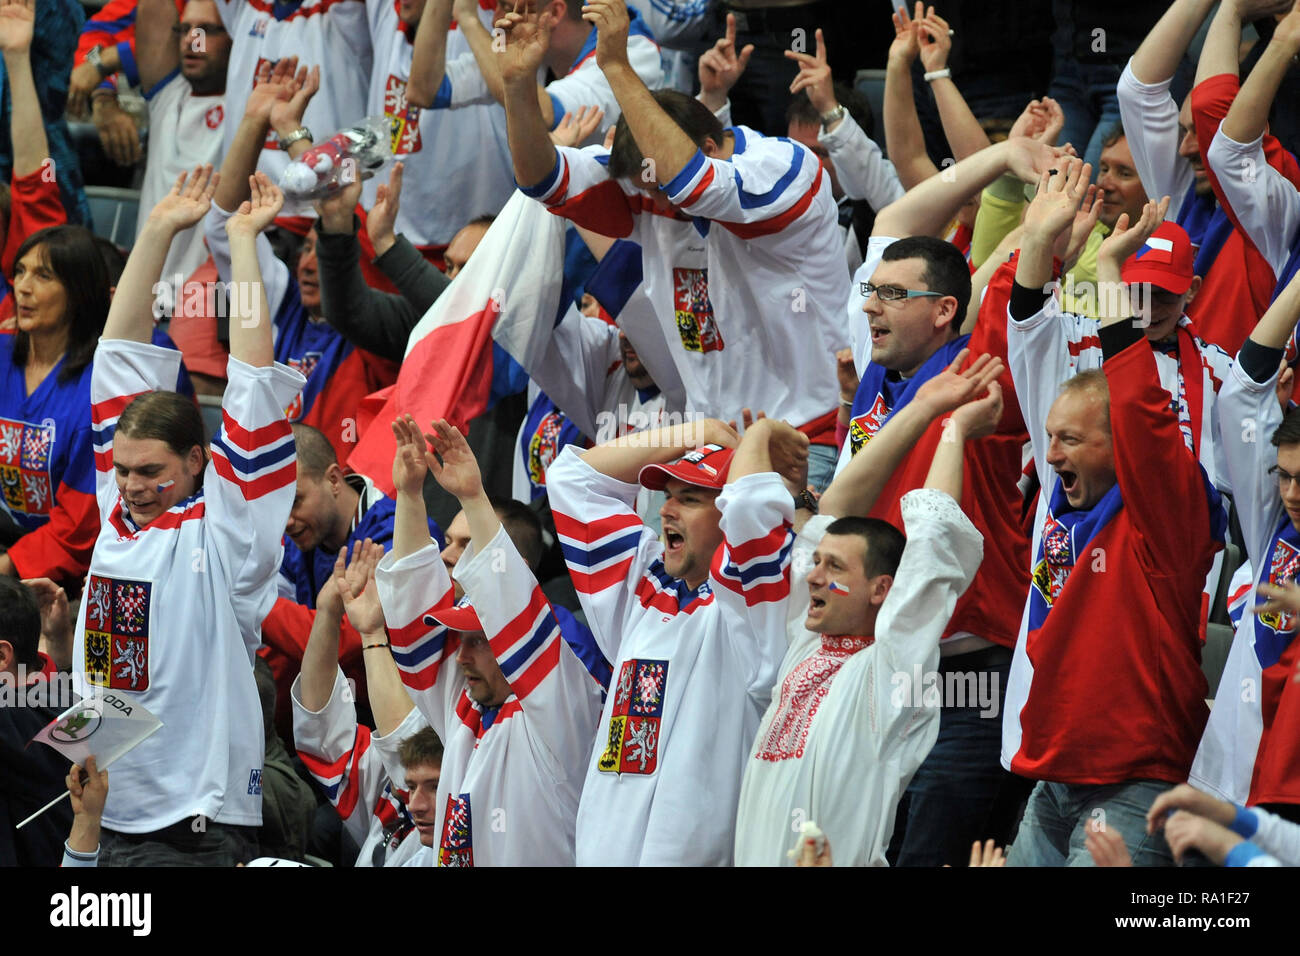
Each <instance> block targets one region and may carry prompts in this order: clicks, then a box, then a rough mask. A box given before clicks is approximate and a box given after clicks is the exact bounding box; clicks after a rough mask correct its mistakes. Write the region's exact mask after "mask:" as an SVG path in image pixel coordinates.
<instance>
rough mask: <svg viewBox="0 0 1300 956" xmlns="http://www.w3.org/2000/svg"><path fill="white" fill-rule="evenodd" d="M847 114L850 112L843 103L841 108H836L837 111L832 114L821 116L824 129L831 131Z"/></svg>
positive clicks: (832, 111) (834, 110) (831, 112)
mask: <svg viewBox="0 0 1300 956" xmlns="http://www.w3.org/2000/svg"><path fill="white" fill-rule="evenodd" d="M847 112H848V110H846V109H845V108H844V104H843V103H841V104H840V105H839V106H837V107H835V109H833V110H831V111H830V112H828V113H823V114H822V115H821V121H822V129H824V130H829V129H830V128H831V127H832V126H834V125H835V124H836V123H838V122H839V121H840V120H842V119H844V114H845V113H847Z"/></svg>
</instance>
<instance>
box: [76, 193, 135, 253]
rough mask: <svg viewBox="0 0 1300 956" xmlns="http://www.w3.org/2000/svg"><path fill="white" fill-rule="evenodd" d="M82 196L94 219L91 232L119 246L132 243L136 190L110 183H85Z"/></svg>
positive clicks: (129, 246)
mask: <svg viewBox="0 0 1300 956" xmlns="http://www.w3.org/2000/svg"><path fill="white" fill-rule="evenodd" d="M86 199H87V200H88V201H89V202H90V214H91V216H93V217H94V219H95V235H97V236H103V237H104V238H105V239H107V240H109V241H110V242H113V243H116V244H117V245H119V246H121V247H122V248H123V249H127V250H129V249H130V248H131V244H132V243H133V242H135V218H136V215H137V214H138V212H139V208H140V190H138V189H118V188H116V187H113V186H87V187H86Z"/></svg>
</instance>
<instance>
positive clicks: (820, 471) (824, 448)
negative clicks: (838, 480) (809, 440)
mask: <svg viewBox="0 0 1300 956" xmlns="http://www.w3.org/2000/svg"><path fill="white" fill-rule="evenodd" d="M839 457H840V452H839V449H838V448H836V447H835V446H834V445H809V446H808V484H810V485H812V486H813V487H814V488H816V489H817V492H818V494H820V493H821V492H823V491H825V490H826V489H827V488H829V487H830V486H831V479H832V478H834V477H835V462H836V461H837V460H838V459H839Z"/></svg>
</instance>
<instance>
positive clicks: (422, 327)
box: [348, 190, 565, 496]
mask: <svg viewBox="0 0 1300 956" xmlns="http://www.w3.org/2000/svg"><path fill="white" fill-rule="evenodd" d="M564 227H565V223H564V220H562V219H560V218H559V217H557V216H552V215H551V214H550V213H549V212H547V210H546V207H545V206H543V205H542V204H541V203H539V202H535V201H534V200H532V199H529V198H528V197H527V196H525V195H524V194H523V193H521V192H519V191H517V190H516V191H515V194H514V195H513V196H512V197H511V198H510V201H509V202H508V203H506V206H505V208H504V209H502V210H501V213H500V215H498V216H497V218H496V221H495V222H493V223H492V226H491V228H490V229H488V231H487V233H486V235H484V236H483V239H482V241H481V242H480V243H479V245H478V248H477V249H475V250H474V254H473V255H472V256H470V258H469V261H468V262H467V263H466V265H465V267H464V268H463V269H462V270H461V271H460V272H459V273H458V274H457V275H456V278H455V279H453V280H452V282H451V284H450V285H449V286H447V288H446V289H445V290H444V291H443V293H442V295H440V296H439V297H438V299H437V301H436V302H434V304H433V305H432V306H431V307H430V308H429V311H428V312H427V313H425V315H424V318H422V319H421V320H420V321H419V322H418V323H417V324H416V326H415V328H414V329H412V330H411V337H410V339H409V340H408V341H407V343H406V357H405V358H404V359H403V361H402V367H401V370H400V371H399V372H398V374H397V384H395V385H393V386H391V387H389V388H386V389H383V390H382V391H379V392H375V393H373V394H371V395H369V396H367V397H366V398H365V400H364V401H363V402H362V404H361V406H360V407H359V408H358V416H357V418H358V421H357V426H358V434H359V435H360V440H359V441H358V442H357V447H356V448H355V449H354V450H353V452H352V454H351V455H350V456H349V457H348V465H349V466H351V467H352V468H353V469H354V470H355V471H357V472H360V473H361V474H363V475H365V476H367V477H368V478H370V479H372V480H373V481H374V483H375V484H376V485H377V486H378V487H379V488H381V489H382V490H383V492H384V493H385V494H387V495H389V496H392V495H393V494H395V489H394V488H393V476H392V472H393V455H394V454H395V453H396V450H397V446H396V443H395V442H394V441H393V433H392V430H391V429H390V428H389V427H388V426H389V423H390V422H392V421H393V419H395V418H396V417H397V416H398V415H399V414H402V415H405V414H408V413H409V414H411V415H414V416H415V419H416V421H418V422H419V423H420V426H421V427H422V428H426V429H427V428H429V425H430V423H431V422H432V421H433V420H434V419H437V418H445V419H447V420H448V421H449V422H451V423H452V424H453V425H455V426H456V427H457V428H460V429H461V430H462V431H464V430H465V426H466V423H467V422H469V421H470V420H471V419H473V418H475V417H477V416H478V415H480V414H482V413H483V412H485V411H487V410H488V409H489V408H491V407H492V404H493V403H494V402H495V401H496V399H497V398H499V397H501V396H502V395H505V394H508V388H507V386H505V384H504V383H503V382H502V379H503V378H504V377H505V376H504V374H503V373H505V372H506V366H507V364H508V363H509V362H510V360H509V356H508V355H507V354H506V353H505V352H504V351H503V350H502V349H500V347H494V344H493V340H492V330H493V326H494V325H495V324H496V323H497V322H498V320H499V319H500V318H501V317H502V315H508V316H509V317H510V318H511V319H512V321H520V322H523V323H525V324H529V323H535V322H542V321H545V322H546V323H548V325H550V324H554V321H555V314H556V310H557V308H558V305H559V301H560V289H561V286H562V284H563V281H564V275H563V262H564ZM514 368H515V370H517V368H518V367H517V366H515V367H514ZM494 383H495V384H496V387H495V388H494Z"/></svg>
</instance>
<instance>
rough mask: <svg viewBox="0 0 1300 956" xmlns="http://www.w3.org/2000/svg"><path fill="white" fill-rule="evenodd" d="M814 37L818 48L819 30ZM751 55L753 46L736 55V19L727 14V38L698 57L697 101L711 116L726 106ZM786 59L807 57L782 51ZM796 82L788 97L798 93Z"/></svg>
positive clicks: (802, 54) (721, 38)
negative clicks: (698, 82) (706, 108)
mask: <svg viewBox="0 0 1300 956" xmlns="http://www.w3.org/2000/svg"><path fill="white" fill-rule="evenodd" d="M817 36H818V43H819V44H820V43H821V39H820V38H821V30H818V31H817ZM819 48H820V47H819ZM753 52H754V44H752V43H750V44H748V45H747V46H746V47H745V48H744V49H743V50H741V51H740V52H739V53H737V52H736V15H735V14H734V13H728V14H727V32H726V34H725V35H724V36H722V37H720V38H719V39H718V40H716V41H714V44H713V46H711V47H709V49H707V50H705V51H704V52H703V53H702V54H700V61H699V64H698V69H697V72H698V73H699V77H700V92H699V95H698V96H696V99H697V100H699V101H700V102H701V103H703V104H704V105H705V106H707V107H708V108H709V109H710V110H711V111H712V112H714V113H717V112H719V111H720V110H722V109H723V107H725V106H726V105H727V94H728V93H729V92H731V88H732V87H733V86H735V85H736V81H737V80H739V79H740V75H741V74H742V73H744V72H745V67H747V66H748V65H749V58H750V56H751V55H752V54H753ZM785 55H786V56H788V57H791V58H796V59H800V60H801V62H802V59H801V58H803V57H806V56H807V54H806V53H792V52H791V51H789V50H786V51H785ZM798 82H799V78H798V77H795V80H794V83H792V84H791V85H790V92H791V93H795V92H797V91H798V90H797V88H796V84H798ZM832 108H833V107H832Z"/></svg>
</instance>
